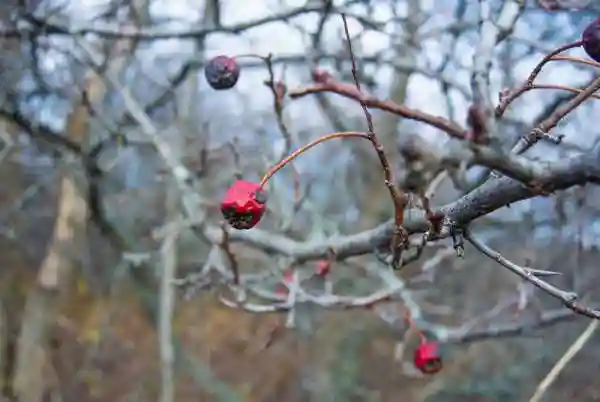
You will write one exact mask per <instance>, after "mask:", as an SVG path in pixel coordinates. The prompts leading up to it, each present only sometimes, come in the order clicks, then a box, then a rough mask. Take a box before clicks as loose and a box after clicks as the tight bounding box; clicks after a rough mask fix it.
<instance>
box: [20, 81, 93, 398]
mask: <svg viewBox="0 0 600 402" xmlns="http://www.w3.org/2000/svg"><path fill="white" fill-rule="evenodd" d="M97 84H98V83H97V82H95V81H94V80H89V81H88V82H87V87H86V92H87V95H88V96H89V99H90V100H94V99H97V98H98V95H99V94H100V91H98V89H99V88H98V87H97V86H98V85H97ZM89 117H90V116H89V110H88V108H87V106H86V105H85V103H84V102H83V101H79V103H78V104H77V105H76V106H75V107H74V108H73V111H72V112H71V114H70V116H69V118H68V122H67V128H66V129H67V132H66V134H67V136H68V137H69V139H70V140H72V141H73V142H76V143H79V144H82V143H84V141H85V140H86V137H87V134H88V132H87V131H88V123H89ZM63 169H64V167H63ZM65 170H66V169H65ZM87 217H88V209H87V205H86V200H85V195H84V194H82V191H81V190H80V189H79V188H78V187H77V186H76V184H75V179H74V177H72V176H71V175H68V173H66V172H64V173H63V174H62V175H61V178H60V192H59V201H58V210H57V214H56V221H55V226H54V232H53V235H52V239H51V240H50V243H49V246H48V249H47V254H46V257H45V258H44V261H43V262H42V265H41V267H40V269H39V272H38V276H37V280H36V284H35V287H34V289H33V290H32V291H31V293H30V295H29V296H28V298H27V301H26V304H25V310H24V312H23V318H22V326H21V330H20V334H19V339H18V341H17V351H16V354H17V357H16V363H15V364H16V366H15V370H14V379H13V392H14V393H15V395H16V396H17V397H18V399H19V400H20V401H28V402H37V401H41V400H42V398H43V396H44V392H45V387H46V381H45V378H44V369H45V367H44V366H45V361H46V356H45V354H46V351H45V348H46V346H47V343H48V336H49V334H50V331H51V329H52V326H53V324H54V320H55V315H56V307H57V304H58V301H59V296H60V295H61V293H64V290H65V285H66V284H68V283H69V278H70V276H71V274H72V272H73V270H74V268H75V266H76V264H77V258H78V257H80V256H79V255H78V254H79V252H80V250H81V248H82V245H83V242H82V239H83V238H84V234H85V225H86V221H87Z"/></svg>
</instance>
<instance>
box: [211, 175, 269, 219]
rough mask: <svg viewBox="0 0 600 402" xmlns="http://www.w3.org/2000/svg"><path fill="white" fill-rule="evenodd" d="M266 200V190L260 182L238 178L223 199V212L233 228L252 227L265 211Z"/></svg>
mask: <svg viewBox="0 0 600 402" xmlns="http://www.w3.org/2000/svg"><path fill="white" fill-rule="evenodd" d="M266 202H267V197H266V192H265V191H264V190H263V189H262V188H261V187H260V185H259V184H258V183H254V182H251V181H246V180H237V181H236V182H235V183H233V184H232V185H231V187H229V189H228V190H227V192H226V193H225V196H224V197H223V201H221V213H222V214H223V217H224V218H225V220H227V222H228V223H229V224H230V225H231V226H232V227H233V228H235V229H251V228H253V227H254V226H256V224H257V223H258V222H259V221H260V219H261V218H262V216H263V214H264V213H265V209H266Z"/></svg>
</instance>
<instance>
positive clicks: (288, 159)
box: [260, 131, 370, 188]
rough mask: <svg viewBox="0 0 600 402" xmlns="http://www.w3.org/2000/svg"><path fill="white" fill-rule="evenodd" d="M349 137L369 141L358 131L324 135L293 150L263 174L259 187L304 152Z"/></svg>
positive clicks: (364, 134) (366, 135) (365, 134)
mask: <svg viewBox="0 0 600 402" xmlns="http://www.w3.org/2000/svg"><path fill="white" fill-rule="evenodd" d="M350 137H354V138H364V139H365V140H369V141H370V138H369V135H368V134H367V133H363V132H360V131H342V132H338V133H332V134H327V135H324V136H322V137H319V138H317V139H316V140H313V141H311V142H309V143H308V144H306V145H304V146H303V147H301V148H298V149H297V150H295V151H294V152H292V153H291V154H289V155H288V156H286V157H285V158H283V159H282V160H281V161H279V162H278V163H277V164H276V165H275V166H273V167H272V168H271V169H269V170H268V171H267V173H265V175H264V176H263V178H262V179H261V181H260V187H261V188H263V187H264V186H265V184H267V182H268V181H269V179H271V177H273V175H274V174H275V173H277V172H278V171H279V170H281V169H282V168H283V167H284V166H285V165H287V164H288V163H290V162H291V161H293V160H294V159H296V158H297V157H298V156H300V155H302V154H303V153H304V152H306V151H308V150H309V149H311V148H312V147H314V146H316V145H319V144H321V143H323V142H325V141H329V140H333V139H334V138H350Z"/></svg>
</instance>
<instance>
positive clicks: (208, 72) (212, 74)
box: [204, 56, 240, 90]
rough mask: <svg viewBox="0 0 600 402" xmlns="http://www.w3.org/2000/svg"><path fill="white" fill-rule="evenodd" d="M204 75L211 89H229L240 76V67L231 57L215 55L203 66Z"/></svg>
mask: <svg viewBox="0 0 600 402" xmlns="http://www.w3.org/2000/svg"><path fill="white" fill-rule="evenodd" d="M204 75H205V76H206V81H208V85H210V86H211V87H212V88H213V89H216V90H223V89H230V88H233V87H234V86H235V84H236V83H237V81H238V78H240V67H239V66H238V64H237V62H236V61H235V59H234V58H232V57H227V56H217V57H215V58H212V59H210V60H209V61H208V63H207V64H206V67H205V68H204Z"/></svg>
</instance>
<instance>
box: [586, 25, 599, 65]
mask: <svg viewBox="0 0 600 402" xmlns="http://www.w3.org/2000/svg"><path fill="white" fill-rule="evenodd" d="M581 42H582V46H583V50H585V52H586V53H587V54H588V56H590V58H592V59H593V60H595V61H597V62H600V18H598V19H596V20H595V21H594V22H592V23H591V24H590V25H588V26H587V28H585V30H584V31H583V35H582V36H581Z"/></svg>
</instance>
